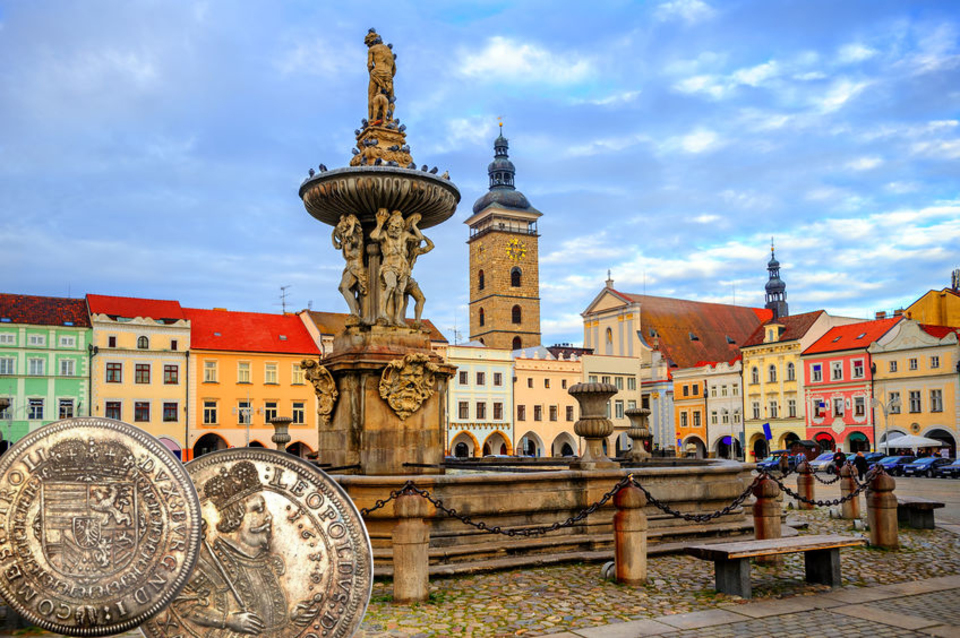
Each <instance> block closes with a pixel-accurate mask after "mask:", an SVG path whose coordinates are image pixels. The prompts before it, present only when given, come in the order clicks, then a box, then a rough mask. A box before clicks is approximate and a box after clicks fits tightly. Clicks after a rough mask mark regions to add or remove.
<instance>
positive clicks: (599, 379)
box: [583, 354, 643, 456]
mask: <svg viewBox="0 0 960 638" xmlns="http://www.w3.org/2000/svg"><path fill="white" fill-rule="evenodd" d="M640 371H641V368H640V359H639V358H638V357H619V356H610V355H599V354H585V355H583V380H584V381H586V382H588V383H610V384H612V385H613V386H614V387H616V388H617V393H616V394H615V395H614V396H613V397H611V398H610V400H609V401H608V402H607V417H609V419H610V420H611V421H613V434H612V435H610V440H609V441H608V442H607V454H608V455H609V456H619V455H620V454H622V453H623V452H626V451H627V450H629V449H630V447H631V445H632V443H633V442H632V441H631V440H630V438H629V437H628V436H627V435H626V432H627V430H628V429H630V419H628V418H627V416H626V411H627V410H630V409H633V408H638V407H642V404H641V396H642V392H643V391H642V384H641V382H640Z"/></svg>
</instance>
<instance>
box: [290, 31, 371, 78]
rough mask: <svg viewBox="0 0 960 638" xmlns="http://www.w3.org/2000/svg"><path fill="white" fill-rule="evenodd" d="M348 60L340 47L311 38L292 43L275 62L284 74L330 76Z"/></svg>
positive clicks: (336, 72)
mask: <svg viewBox="0 0 960 638" xmlns="http://www.w3.org/2000/svg"><path fill="white" fill-rule="evenodd" d="M348 61H349V59H348V58H347V57H346V56H344V55H342V54H341V48H340V47H338V46H336V45H335V44H333V43H330V42H328V41H326V40H324V39H322V38H313V39H310V40H302V41H299V42H295V43H293V44H292V45H291V46H290V48H289V49H288V50H287V51H285V52H284V53H283V54H282V55H281V56H280V58H279V59H278V60H277V61H276V62H275V64H276V67H277V68H278V69H279V70H280V72H281V73H283V74H284V75H313V76H320V77H326V78H330V77H333V76H336V75H338V74H339V73H340V72H341V71H343V70H345V69H347V68H348V66H347V62H348ZM352 66H353V65H350V68H352Z"/></svg>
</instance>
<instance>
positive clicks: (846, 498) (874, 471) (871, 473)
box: [767, 466, 883, 507]
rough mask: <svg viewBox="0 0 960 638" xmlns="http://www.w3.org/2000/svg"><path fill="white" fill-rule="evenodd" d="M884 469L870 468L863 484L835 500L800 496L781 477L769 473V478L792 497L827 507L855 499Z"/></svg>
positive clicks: (802, 501) (878, 467)
mask: <svg viewBox="0 0 960 638" xmlns="http://www.w3.org/2000/svg"><path fill="white" fill-rule="evenodd" d="M882 471H883V468H882V467H880V466H875V467H874V469H872V470H870V471H869V472H867V474H866V476H865V477H864V479H865V480H864V482H863V483H862V484H857V489H855V490H854V491H852V492H850V493H849V494H847V495H846V496H843V497H841V498H838V499H834V500H832V501H822V500H819V499H818V500H814V499H809V498H806V497H804V496H800V495H799V494H797V493H796V492H794V491H793V490H791V489H790V488H789V487H787V486H786V485H784V484H783V482H782V481H781V480H780V479H778V478H776V477H774V476H770V475H769V474H768V475H767V478H769V479H770V480H771V481H773V482H774V483H776V484H777V485H779V486H780V489H781V490H783V491H784V492H785V493H786V494H788V495H789V496H790V497H792V498H795V499H797V500H798V501H800V502H801V503H808V504H810V505H816V506H818V507H827V506H830V505H840V504H842V503H846V502H847V501H851V500H853V499H855V498H856V497H858V496H860V493H861V492H863V491H864V490H865V489H867V488H868V487H870V482H871V481H872V480H873V478H874V476H876V475H877V474H878V473H880V472H882Z"/></svg>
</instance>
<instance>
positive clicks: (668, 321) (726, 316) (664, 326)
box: [613, 290, 773, 368]
mask: <svg viewBox="0 0 960 638" xmlns="http://www.w3.org/2000/svg"><path fill="white" fill-rule="evenodd" d="M613 292H615V293H616V294H618V295H620V296H621V297H624V298H625V299H628V300H629V301H631V302H637V303H639V304H640V314H641V319H640V329H641V333H642V334H641V336H642V338H643V340H644V341H645V342H646V343H648V344H650V345H652V344H653V343H654V341H659V344H660V352H661V353H662V354H663V355H664V357H666V358H667V359H668V360H669V361H670V362H671V363H672V364H674V365H676V366H677V367H680V368H690V367H693V366H695V365H696V364H697V362H699V361H729V360H730V359H732V358H734V357H736V356H737V355H738V354H739V350H738V347H739V346H740V345H742V344H743V343H744V342H745V341H746V339H747V337H749V336H750V334H751V333H752V332H753V331H754V330H755V329H756V328H757V327H758V326H759V325H760V324H761V322H762V321H764V320H766V319H769V318H770V317H772V316H773V313H772V312H771V311H770V310H767V309H765V308H750V307H747V306H730V305H727V304H718V303H707V302H703V301H689V300H686V299H671V298H669V297H655V296H652V295H634V294H629V293H620V292H617V291H615V290H614V291H613ZM651 330H654V331H655V332H656V334H655V335H654V334H652V333H651ZM691 335H694V336H695V337H696V339H692V338H691ZM727 337H729V338H730V340H732V341H733V343H730V342H729V341H728V339H727Z"/></svg>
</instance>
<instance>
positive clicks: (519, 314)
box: [511, 306, 523, 323]
mask: <svg viewBox="0 0 960 638" xmlns="http://www.w3.org/2000/svg"><path fill="white" fill-rule="evenodd" d="M511 315H512V318H513V323H522V322H523V311H522V310H520V306H514V307H513V310H512V312H511Z"/></svg>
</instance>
